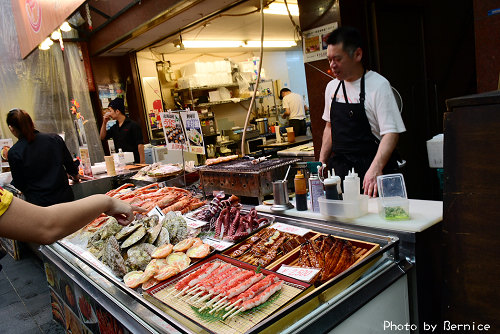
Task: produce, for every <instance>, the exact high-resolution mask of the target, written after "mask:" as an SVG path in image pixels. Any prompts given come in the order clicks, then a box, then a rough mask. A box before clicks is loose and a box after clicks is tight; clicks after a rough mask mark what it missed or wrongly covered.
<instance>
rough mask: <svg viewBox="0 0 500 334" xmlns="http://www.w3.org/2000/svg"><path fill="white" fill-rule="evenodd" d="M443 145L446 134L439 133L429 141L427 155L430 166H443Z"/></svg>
mask: <svg viewBox="0 0 500 334" xmlns="http://www.w3.org/2000/svg"><path fill="white" fill-rule="evenodd" d="M443 145H444V135H443V134H439V135H436V136H434V137H433V138H432V139H430V140H428V141H427V155H428V157H429V167H431V168H443Z"/></svg>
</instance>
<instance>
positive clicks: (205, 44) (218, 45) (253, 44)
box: [174, 40, 297, 49]
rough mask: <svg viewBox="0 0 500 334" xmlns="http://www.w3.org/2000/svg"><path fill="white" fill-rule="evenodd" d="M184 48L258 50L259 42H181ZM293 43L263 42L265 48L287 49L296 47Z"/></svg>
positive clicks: (295, 43)
mask: <svg viewBox="0 0 500 334" xmlns="http://www.w3.org/2000/svg"><path fill="white" fill-rule="evenodd" d="M183 43H184V46H185V47H186V48H190V49H195V48H240V47H245V48H258V47H260V41H199V40H197V41H186V40H184V41H183ZM174 45H175V46H176V47H177V48H179V47H180V46H179V45H178V44H177V43H175V42H174ZM296 45H297V42H295V41H264V47H265V48H289V47H292V46H296Z"/></svg>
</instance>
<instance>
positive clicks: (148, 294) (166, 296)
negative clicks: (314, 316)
mask: <svg viewBox="0 0 500 334" xmlns="http://www.w3.org/2000/svg"><path fill="white" fill-rule="evenodd" d="M213 261H222V262H226V263H230V264H232V265H234V266H237V267H239V268H243V269H247V270H257V268H256V267H255V266H252V265H250V264H247V263H244V262H241V261H238V260H235V259H232V258H229V257H226V256H223V255H220V254H217V255H213V256H212V257H210V258H208V259H206V260H204V261H202V262H199V263H197V264H196V265H194V266H192V267H191V268H189V269H188V270H186V271H184V272H183V273H182V274H181V275H177V276H176V277H173V278H171V279H169V280H166V281H164V282H162V283H160V284H159V285H157V286H155V287H153V288H151V289H149V290H147V291H145V292H144V293H143V296H144V298H146V299H147V300H149V301H150V302H152V303H153V304H154V305H156V306H157V307H159V308H160V309H162V310H163V311H164V312H165V313H167V314H169V315H170V316H173V317H174V318H176V319H177V320H178V321H180V322H181V323H183V324H184V325H186V326H187V327H189V329H191V330H193V331H196V332H200V331H201V329H204V330H206V331H208V332H210V333H228V334H230V333H231V334H232V333H245V332H247V331H249V330H250V329H251V328H252V327H254V326H255V325H256V324H258V323H259V322H261V321H262V320H264V319H266V318H267V317H268V316H269V315H270V314H272V313H273V312H275V311H276V310H278V309H279V308H281V307H283V306H284V305H286V304H288V303H289V302H291V301H293V300H294V299H295V298H297V296H299V295H300V294H302V293H304V292H307V291H310V290H311V289H312V286H311V285H310V284H308V283H305V282H301V281H299V280H296V279H293V278H291V277H288V276H284V275H280V274H276V273H273V272H271V271H269V270H265V269H262V270H261V271H260V272H261V273H263V274H264V275H266V276H267V275H269V274H275V275H276V276H278V278H279V279H281V280H283V281H284V284H283V288H282V290H281V292H280V294H279V295H277V296H276V297H271V298H276V299H274V300H273V301H272V302H271V303H269V304H267V305H265V306H263V307H262V308H257V309H254V310H250V311H247V312H244V313H240V314H238V315H237V316H235V317H233V318H226V320H224V321H222V320H215V321H214V320H213V319H206V318H205V317H203V316H202V315H200V314H199V312H198V311H197V310H198V308H199V307H201V306H202V305H204V304H196V302H189V301H188V300H187V298H177V297H174V296H175V294H176V293H175V292H176V291H177V290H175V288H174V286H175V284H176V283H177V282H178V281H179V280H181V279H182V278H184V277H186V276H187V275H189V274H190V273H192V272H193V271H195V270H196V269H198V268H199V267H200V266H202V265H203V264H205V263H207V262H213ZM172 311H174V312H175V313H173V312H172ZM186 318H187V319H186ZM186 320H189V321H186Z"/></svg>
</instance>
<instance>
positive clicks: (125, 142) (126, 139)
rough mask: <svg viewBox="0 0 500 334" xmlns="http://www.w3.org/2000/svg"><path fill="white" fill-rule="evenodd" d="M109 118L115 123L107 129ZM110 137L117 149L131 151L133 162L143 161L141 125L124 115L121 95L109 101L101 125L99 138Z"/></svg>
mask: <svg viewBox="0 0 500 334" xmlns="http://www.w3.org/2000/svg"><path fill="white" fill-rule="evenodd" d="M110 119H113V120H116V123H115V124H114V125H113V126H112V127H111V128H110V129H109V130H106V123H108V121H109V120H110ZM111 138H113V141H114V143H115V149H116V150H117V151H118V150H119V149H120V148H121V149H122V151H123V152H133V153H134V162H135V163H141V164H143V163H145V157H144V141H143V139H142V130H141V127H140V126H139V124H137V123H136V122H134V121H133V120H131V119H130V118H128V117H127V116H125V104H124V102H123V98H121V97H117V98H116V99H114V100H113V101H111V102H110V103H109V106H108V112H107V113H106V114H105V115H104V119H103V122H102V126H101V140H104V139H111Z"/></svg>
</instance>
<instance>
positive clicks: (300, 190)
mask: <svg viewBox="0 0 500 334" xmlns="http://www.w3.org/2000/svg"><path fill="white" fill-rule="evenodd" d="M294 185H295V205H296V207H297V211H305V210H307V187H306V179H305V178H304V174H302V172H301V171H300V170H299V171H298V172H297V174H295V179H294Z"/></svg>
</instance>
